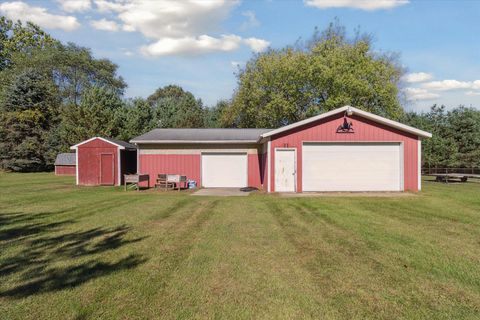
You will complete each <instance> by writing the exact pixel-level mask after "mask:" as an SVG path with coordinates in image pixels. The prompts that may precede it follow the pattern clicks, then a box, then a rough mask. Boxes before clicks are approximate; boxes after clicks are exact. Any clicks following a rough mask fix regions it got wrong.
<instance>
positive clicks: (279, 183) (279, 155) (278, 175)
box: [275, 149, 296, 192]
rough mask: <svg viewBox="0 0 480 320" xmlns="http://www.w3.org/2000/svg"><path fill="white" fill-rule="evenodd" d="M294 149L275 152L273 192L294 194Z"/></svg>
mask: <svg viewBox="0 0 480 320" xmlns="http://www.w3.org/2000/svg"><path fill="white" fill-rule="evenodd" d="M295 173H296V170H295V149H276V150H275V191H277V192H295Z"/></svg>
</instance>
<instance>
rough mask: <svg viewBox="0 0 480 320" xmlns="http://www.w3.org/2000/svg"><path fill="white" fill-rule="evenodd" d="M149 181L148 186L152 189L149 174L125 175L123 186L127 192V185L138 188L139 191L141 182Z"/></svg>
mask: <svg viewBox="0 0 480 320" xmlns="http://www.w3.org/2000/svg"><path fill="white" fill-rule="evenodd" d="M142 181H147V186H148V188H150V176H149V175H148V174H124V175H123V185H124V186H125V191H127V184H130V185H131V186H134V187H136V188H137V191H139V190H140V182H142Z"/></svg>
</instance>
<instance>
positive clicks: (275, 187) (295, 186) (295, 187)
mask: <svg viewBox="0 0 480 320" xmlns="http://www.w3.org/2000/svg"><path fill="white" fill-rule="evenodd" d="M277 150H282V151H293V156H294V161H293V170H294V174H293V181H294V186H293V188H294V190H293V192H297V190H298V189H297V148H296V147H286V148H285V147H276V148H275V149H274V151H275V161H274V168H275V170H277V166H276V165H275V164H276V160H277ZM275 170H274V172H273V174H274V179H273V181H275V178H276V177H275ZM273 191H274V192H277V186H276V185H275V186H274V190H273Z"/></svg>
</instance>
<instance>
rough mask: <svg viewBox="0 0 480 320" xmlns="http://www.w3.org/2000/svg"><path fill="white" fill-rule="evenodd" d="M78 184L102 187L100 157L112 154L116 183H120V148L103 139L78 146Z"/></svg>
mask: <svg viewBox="0 0 480 320" xmlns="http://www.w3.org/2000/svg"><path fill="white" fill-rule="evenodd" d="M77 152H78V183H79V184H80V185H100V155H101V154H102V153H103V154H112V155H113V157H112V159H113V164H112V166H113V169H114V170H113V174H114V183H115V184H117V182H118V147H117V146H115V145H113V144H110V143H108V142H105V141H103V140H101V139H94V140H92V141H90V142H87V143H85V144H82V145H80V146H78V150H77Z"/></svg>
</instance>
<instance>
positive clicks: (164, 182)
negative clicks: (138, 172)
mask: <svg viewBox="0 0 480 320" xmlns="http://www.w3.org/2000/svg"><path fill="white" fill-rule="evenodd" d="M182 183H183V186H184V187H185V185H186V183H187V177H186V176H182V175H179V174H159V175H158V177H157V182H156V183H155V188H157V187H160V188H164V190H167V189H175V188H176V189H177V190H178V191H180V188H181V186H182Z"/></svg>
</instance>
